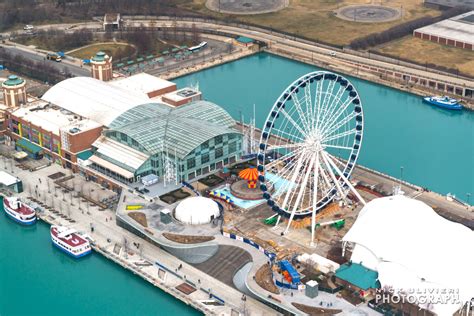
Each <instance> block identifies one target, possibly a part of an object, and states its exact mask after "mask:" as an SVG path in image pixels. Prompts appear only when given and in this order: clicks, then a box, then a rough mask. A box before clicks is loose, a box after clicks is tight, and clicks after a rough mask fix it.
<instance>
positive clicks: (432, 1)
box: [424, 0, 474, 9]
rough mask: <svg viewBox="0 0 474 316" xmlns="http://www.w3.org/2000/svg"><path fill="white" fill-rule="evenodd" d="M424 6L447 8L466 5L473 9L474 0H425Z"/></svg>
mask: <svg viewBox="0 0 474 316" xmlns="http://www.w3.org/2000/svg"><path fill="white" fill-rule="evenodd" d="M424 3H425V5H426V6H429V7H435V8H438V9H447V8H455V7H467V8H470V9H474V0H425V1H424Z"/></svg>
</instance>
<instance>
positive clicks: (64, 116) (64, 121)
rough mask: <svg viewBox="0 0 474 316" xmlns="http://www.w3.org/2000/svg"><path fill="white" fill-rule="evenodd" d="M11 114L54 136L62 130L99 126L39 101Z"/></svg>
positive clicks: (86, 128)
mask: <svg viewBox="0 0 474 316" xmlns="http://www.w3.org/2000/svg"><path fill="white" fill-rule="evenodd" d="M12 114H13V115H14V116H16V117H19V118H22V119H24V120H25V121H28V122H31V123H33V124H34V125H36V126H41V127H42V128H43V129H44V130H47V131H50V132H52V133H53V134H55V135H59V131H60V129H62V128H65V129H67V130H69V129H73V128H76V129H79V130H80V129H82V130H88V129H91V128H96V127H99V126H100V124H98V123H97V122H94V121H92V120H89V119H84V118H82V117H80V116H79V115H75V114H73V113H71V112H70V111H67V110H64V109H61V108H59V107H57V106H54V105H50V104H49V103H48V102H46V101H44V100H39V99H36V100H34V101H32V102H30V103H28V105H27V106H24V107H21V108H18V109H17V110H15V111H14V112H12Z"/></svg>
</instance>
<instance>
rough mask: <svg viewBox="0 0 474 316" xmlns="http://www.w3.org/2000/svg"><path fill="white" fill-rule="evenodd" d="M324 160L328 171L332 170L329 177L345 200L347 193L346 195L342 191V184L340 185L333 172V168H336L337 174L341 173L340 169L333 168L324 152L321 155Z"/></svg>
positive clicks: (335, 167)
mask: <svg viewBox="0 0 474 316" xmlns="http://www.w3.org/2000/svg"><path fill="white" fill-rule="evenodd" d="M321 156H322V158H323V162H324V164H325V165H326V167H327V168H328V170H330V172H329V176H330V177H331V179H332V181H333V182H334V184H335V185H336V188H337V191H338V192H339V194H340V197H341V198H343V199H344V200H345V193H344V190H343V189H342V187H341V184H340V183H339V181H338V180H337V179H336V176H335V175H334V172H333V171H332V170H331V167H332V168H334V169H335V170H336V172H338V171H339V168H337V166H335V165H334V166H331V164H330V163H329V162H328V159H327V157H326V155H325V152H323V153H322V154H321Z"/></svg>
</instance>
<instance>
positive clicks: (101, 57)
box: [92, 52, 107, 61]
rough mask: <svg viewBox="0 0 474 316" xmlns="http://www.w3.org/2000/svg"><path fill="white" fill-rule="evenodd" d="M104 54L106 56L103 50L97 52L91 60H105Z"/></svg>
mask: <svg viewBox="0 0 474 316" xmlns="http://www.w3.org/2000/svg"><path fill="white" fill-rule="evenodd" d="M105 56H107V54H106V53H104V52H98V53H97V54H95V56H94V57H92V60H93V61H104V60H105Z"/></svg>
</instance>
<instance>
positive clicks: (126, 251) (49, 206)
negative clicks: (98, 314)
mask: <svg viewBox="0 0 474 316" xmlns="http://www.w3.org/2000/svg"><path fill="white" fill-rule="evenodd" d="M3 159H4V161H3V163H1V162H0V168H2V169H4V170H5V169H7V171H8V172H13V174H14V175H15V176H16V177H18V178H20V179H21V180H22V181H23V185H24V188H25V191H24V192H23V193H22V194H20V196H21V198H22V199H24V200H27V201H28V203H31V204H32V205H37V206H38V208H39V209H40V212H38V217H39V218H40V219H41V220H42V221H44V222H46V223H48V224H50V225H64V226H68V227H71V228H74V229H76V230H77V231H79V232H81V233H84V234H87V235H89V236H90V237H91V239H92V240H93V242H92V243H91V246H92V248H93V249H94V251H95V252H96V253H97V254H100V255H103V256H104V257H106V258H107V259H109V260H112V261H113V262H115V263H117V264H118V265H120V266H121V267H123V268H124V269H127V270H129V271H130V272H132V273H134V274H136V275H138V276H140V277H141V278H143V279H144V280H145V281H147V282H149V283H150V284H152V285H154V286H156V287H158V288H160V289H161V290H163V291H165V292H166V293H168V294H170V295H172V296H174V297H176V298H177V299H179V300H181V301H182V302H184V303H185V304H187V305H190V306H192V307H193V308H195V309H197V310H199V311H200V312H202V313H203V314H205V315H232V314H234V313H237V315H238V314H239V313H243V311H244V309H245V310H247V312H249V311H251V312H250V313H247V314H248V315H270V314H271V315H276V314H278V313H277V312H276V311H275V310H273V309H272V308H270V307H268V306H266V305H264V304H262V303H261V302H259V301H257V300H255V299H253V298H251V297H247V298H246V300H245V302H243V301H242V293H241V292H239V291H238V290H236V289H235V288H233V287H231V286H229V285H226V284H224V283H222V282H220V281H219V280H217V279H214V278H213V277H211V276H209V275H208V274H206V273H204V272H203V271H201V270H199V269H197V268H195V267H194V266H192V265H189V264H187V263H186V262H183V261H181V260H179V259H178V258H176V257H174V256H173V255H171V254H169V253H168V252H166V251H164V250H163V249H161V248H159V247H156V246H155V245H153V244H151V243H149V242H147V241H145V240H144V239H141V238H140V237H138V236H136V235H134V234H132V233H131V232H129V231H128V230H126V229H123V228H121V227H119V226H117V225H116V218H115V210H109V209H108V210H102V209H101V208H100V207H98V206H93V205H92V204H91V203H90V202H87V201H86V200H84V199H83V198H82V197H80V196H77V195H74V196H73V197H72V198H71V199H70V198H69V195H67V197H68V198H64V196H63V195H61V194H60V192H61V191H60V190H58V196H57V197H55V196H54V191H53V189H52V188H51V191H50V192H48V188H47V187H46V185H44V184H45V183H47V181H48V175H51V174H54V173H56V172H64V171H65V170H64V169H62V168H61V167H60V166H57V165H51V166H48V167H45V168H42V169H39V170H36V171H33V172H31V171H29V170H22V169H20V168H18V167H17V166H15V164H14V163H11V164H10V163H6V162H5V157H3ZM39 179H41V183H42V184H43V185H42V186H41V185H40V182H39V181H40V180H39ZM49 181H51V180H50V179H49ZM37 185H38V187H37ZM97 187H98V189H99V190H100V187H99V186H97ZM30 188H32V189H30ZM35 189H36V190H35ZM30 191H31V192H33V193H32V194H31V193H30ZM100 193H101V192H99V194H100ZM10 194H12V193H10ZM53 201H54V202H53ZM136 245H138V247H137V246H136ZM186 285H187V286H186ZM186 287H190V288H191V291H190V292H191V293H189V294H186V293H187V292H186V291H184V292H183V291H180V290H179V289H183V288H186ZM185 292H186V293H185ZM206 304H208V305H206Z"/></svg>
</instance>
